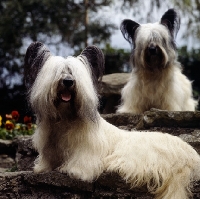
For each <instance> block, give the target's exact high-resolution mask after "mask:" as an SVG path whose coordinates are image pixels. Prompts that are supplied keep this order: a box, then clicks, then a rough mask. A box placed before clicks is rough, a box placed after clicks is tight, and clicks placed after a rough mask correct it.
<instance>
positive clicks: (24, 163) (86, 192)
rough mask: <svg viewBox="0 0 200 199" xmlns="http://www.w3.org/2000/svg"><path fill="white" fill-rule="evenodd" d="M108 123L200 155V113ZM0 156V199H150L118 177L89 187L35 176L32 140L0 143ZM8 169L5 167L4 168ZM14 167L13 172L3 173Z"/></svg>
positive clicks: (198, 190) (199, 193)
mask: <svg viewBox="0 0 200 199" xmlns="http://www.w3.org/2000/svg"><path fill="white" fill-rule="evenodd" d="M102 116H103V117H104V118H105V119H106V120H107V121H108V122H110V123H112V124H114V125H116V126H118V127H119V128H123V129H127V130H131V129H137V130H146V131H162V132H168V133H170V134H173V135H175V136H179V137H181V138H182V139H183V140H185V141H186V142H188V143H189V144H191V145H192V146H193V147H194V148H195V149H196V150H197V151H198V152H199V153H200V112H199V111H197V112H168V111H160V110H156V109H151V110H150V111H147V112H145V113H144V114H142V115H132V114H105V115H102ZM0 154H1V155H2V156H4V160H7V162H9V161H8V160H9V159H10V160H12V161H11V162H10V163H9V164H5V161H4V163H3V161H1V162H0V167H2V168H3V169H2V170H0V199H8V198H20V199H21V198H26V199H29V198H30V199H34V198H35V199H36V198H52V199H54V198H133V199H136V198H137V199H150V198H153V197H152V196H151V195H150V194H148V193H147V191H146V188H145V187H142V188H140V189H132V190H130V187H129V185H128V184H126V183H125V182H124V181H123V180H122V179H121V178H120V177H119V176H118V175H117V174H115V173H112V174H107V173H104V174H102V175H101V176H100V177H99V179H97V180H96V181H95V182H92V183H86V182H82V181H77V180H74V179H71V178H69V176H67V175H66V174H61V173H59V172H56V171H53V172H49V173H42V174H34V173H33V171H32V166H33V162H34V160H35V158H36V156H37V152H36V151H35V150H34V149H33V147H32V142H31V138H30V137H29V136H27V137H18V138H16V139H15V140H13V141H2V140H1V141H0ZM6 165H7V166H6ZM11 166H13V167H14V168H15V167H17V170H16V171H15V172H8V171H7V172H5V169H8V168H9V167H11ZM193 193H194V199H197V198H198V199H200V182H197V183H195V185H194V189H193Z"/></svg>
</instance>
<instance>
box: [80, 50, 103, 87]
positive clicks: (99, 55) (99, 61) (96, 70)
mask: <svg viewBox="0 0 200 199" xmlns="http://www.w3.org/2000/svg"><path fill="white" fill-rule="evenodd" d="M82 56H84V57H86V59H87V61H88V63H89V64H90V67H91V70H92V75H93V77H95V79H94V83H97V81H98V80H99V79H101V78H102V76H103V74H104V69H105V59H104V54H103V52H102V51H101V50H100V49H99V48H98V47H96V46H88V47H86V48H85V49H84V50H83V51H82V53H81V54H80V57H82Z"/></svg>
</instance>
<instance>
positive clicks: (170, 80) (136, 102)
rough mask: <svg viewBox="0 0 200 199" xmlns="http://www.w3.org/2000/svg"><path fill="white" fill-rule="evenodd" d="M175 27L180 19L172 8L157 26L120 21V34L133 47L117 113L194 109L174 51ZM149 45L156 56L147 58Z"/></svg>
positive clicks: (191, 97)
mask: <svg viewBox="0 0 200 199" xmlns="http://www.w3.org/2000/svg"><path fill="white" fill-rule="evenodd" d="M179 27H180V17H179V15H178V13H177V12H176V11H175V10H174V9H169V10H168V11H167V12H166V13H164V15H163V16H162V18H161V20H160V22H158V23H149V24H140V25H139V24H138V23H136V22H134V21H132V20H130V19H129V20H128V19H127V20H124V21H123V22H122V24H121V31H122V34H123V35H124V37H125V39H126V40H127V41H128V42H130V43H131V45H132V47H133V50H132V54H131V58H130V63H131V65H132V73H131V77H130V79H129V80H128V82H127V84H126V85H125V86H124V88H123V89H122V93H121V104H120V106H119V107H118V109H117V112H119V113H124V112H126V113H135V114H141V113H143V112H144V111H147V110H149V109H151V108H157V109H163V110H169V111H194V110H195V108H196V105H197V101H196V100H194V98H193V95H192V85H191V82H190V81H189V80H188V78H187V77H186V76H185V75H184V74H183V73H182V67H181V64H180V63H179V62H178V57H177V52H176V44H175V36H176V34H177V32H178V30H179ZM151 46H153V47H156V49H157V53H158V54H157V55H156V56H155V55H152V57H151V56H149V51H148V50H149V47H151Z"/></svg>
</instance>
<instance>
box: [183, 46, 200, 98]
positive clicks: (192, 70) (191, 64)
mask: <svg viewBox="0 0 200 199" xmlns="http://www.w3.org/2000/svg"><path fill="white" fill-rule="evenodd" d="M179 61H180V62H181V64H182V66H183V72H184V74H185V75H186V76H187V77H188V78H189V79H190V80H191V81H193V84H192V86H193V90H194V95H195V96H196V97H198V96H200V67H199V66H200V49H192V50H191V51H187V46H184V47H182V48H180V49H179Z"/></svg>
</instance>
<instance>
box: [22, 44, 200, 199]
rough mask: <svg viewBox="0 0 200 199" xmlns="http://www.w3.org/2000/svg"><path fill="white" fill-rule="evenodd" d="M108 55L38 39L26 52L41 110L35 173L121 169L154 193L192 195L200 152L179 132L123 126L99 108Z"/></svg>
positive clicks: (177, 197)
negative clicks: (71, 50)
mask: <svg viewBox="0 0 200 199" xmlns="http://www.w3.org/2000/svg"><path fill="white" fill-rule="evenodd" d="M103 68H104V56H103V54H102V52H101V50H100V49H98V48H97V47H95V46H89V47H87V48H86V49H85V50H83V52H82V53H81V54H80V55H79V56H77V57H71V56H70V57H67V58H63V57H58V56H53V55H52V54H51V53H50V51H49V50H48V49H47V48H46V47H45V46H44V45H43V44H42V43H39V42H35V43H32V44H31V45H30V46H29V48H28V49H27V52H26V56H25V81H26V85H27V86H28V87H29V89H30V90H29V100H30V103H31V106H32V108H33V110H34V112H35V114H36V117H37V129H36V131H35V133H34V135H33V144H34V147H35V148H36V149H37V151H38V152H39V156H38V158H37V160H36V162H35V166H34V172H36V173H40V172H49V171H52V170H54V169H57V170H58V171H60V172H62V173H67V174H68V175H70V176H71V177H73V178H77V179H81V180H83V181H93V180H95V179H97V178H98V177H99V176H100V175H101V174H102V173H103V172H117V173H119V175H120V176H121V177H122V178H123V179H124V180H125V181H126V182H127V183H130V184H131V186H132V187H139V186H143V185H147V188H148V191H149V192H151V193H153V194H155V198H156V199H187V198H188V197H189V196H190V195H191V191H190V185H191V184H192V181H194V180H199V179H200V157H199V155H198V154H197V152H196V151H195V150H194V149H193V148H192V147H191V146H190V145H188V144H187V143H186V142H184V141H182V140H181V139H180V138H178V137H175V136H171V135H169V134H163V133H159V132H138V131H132V132H129V131H125V130H121V129H118V128H117V127H115V126H113V125H112V124H110V123H108V122H106V121H105V120H104V119H103V118H102V117H101V116H100V114H99V113H98V95H97V91H96V86H97V80H98V79H99V78H100V77H101V76H102V72H103Z"/></svg>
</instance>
